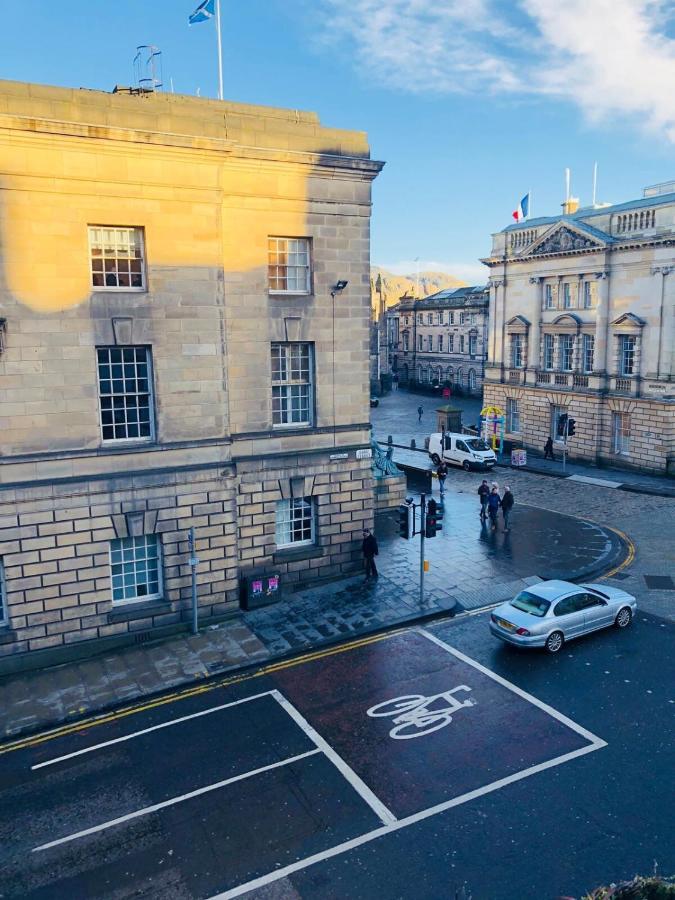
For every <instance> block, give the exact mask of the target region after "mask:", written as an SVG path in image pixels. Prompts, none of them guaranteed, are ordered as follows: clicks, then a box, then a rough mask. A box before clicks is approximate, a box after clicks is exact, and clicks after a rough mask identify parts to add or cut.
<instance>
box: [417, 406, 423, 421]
mask: <svg viewBox="0 0 675 900" xmlns="http://www.w3.org/2000/svg"><path fill="white" fill-rule="evenodd" d="M423 412H424V409H423V408H422V407H421V406H418V407H417V421H418V422H421V421H422V413H423Z"/></svg>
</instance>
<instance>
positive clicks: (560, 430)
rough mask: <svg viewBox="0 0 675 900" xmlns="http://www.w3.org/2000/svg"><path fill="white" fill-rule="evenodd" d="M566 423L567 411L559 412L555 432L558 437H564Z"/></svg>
mask: <svg viewBox="0 0 675 900" xmlns="http://www.w3.org/2000/svg"><path fill="white" fill-rule="evenodd" d="M566 423H567V413H561V414H560V415H559V416H558V425H557V434H558V437H565V425H566Z"/></svg>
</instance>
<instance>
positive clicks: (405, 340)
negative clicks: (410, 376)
mask: <svg viewBox="0 0 675 900" xmlns="http://www.w3.org/2000/svg"><path fill="white" fill-rule="evenodd" d="M409 343H410V335H409V334H408V332H407V331H404V332H403V349H404V350H406V351H407V350H408V347H409Z"/></svg>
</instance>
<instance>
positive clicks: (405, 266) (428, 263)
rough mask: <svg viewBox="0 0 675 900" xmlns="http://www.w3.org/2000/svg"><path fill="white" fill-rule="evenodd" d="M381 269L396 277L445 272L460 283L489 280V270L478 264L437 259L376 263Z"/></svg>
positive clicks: (480, 282) (478, 282)
mask: <svg viewBox="0 0 675 900" xmlns="http://www.w3.org/2000/svg"><path fill="white" fill-rule="evenodd" d="M375 265H377V266H379V267H380V268H381V269H386V270H387V272H392V273H393V274H394V275H406V276H408V277H409V278H414V277H415V273H416V272H417V271H418V268H417V267H418V266H419V271H420V272H444V273H445V274H446V275H454V277H455V278H457V279H459V280H460V281H465V282H466V283H467V284H485V283H486V282H487V279H488V274H489V273H488V270H487V268H486V267H485V266H483V265H481V264H480V263H477V262H439V261H438V260H435V259H420V260H419V262H418V261H417V260H415V259H403V260H399V261H398V262H392V263H375Z"/></svg>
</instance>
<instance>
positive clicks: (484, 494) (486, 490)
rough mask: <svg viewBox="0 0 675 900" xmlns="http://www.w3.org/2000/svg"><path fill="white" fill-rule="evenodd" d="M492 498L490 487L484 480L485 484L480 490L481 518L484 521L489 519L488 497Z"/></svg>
mask: <svg viewBox="0 0 675 900" xmlns="http://www.w3.org/2000/svg"><path fill="white" fill-rule="evenodd" d="M489 496H490V487H489V485H488V483H487V480H486V479H485V478H484V479H483V483H482V484H481V486H480V487H479V488H478V497H479V498H480V517H481V519H482V520H483V521H485V520H486V519H487V505H488V497H489Z"/></svg>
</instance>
